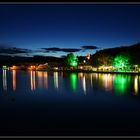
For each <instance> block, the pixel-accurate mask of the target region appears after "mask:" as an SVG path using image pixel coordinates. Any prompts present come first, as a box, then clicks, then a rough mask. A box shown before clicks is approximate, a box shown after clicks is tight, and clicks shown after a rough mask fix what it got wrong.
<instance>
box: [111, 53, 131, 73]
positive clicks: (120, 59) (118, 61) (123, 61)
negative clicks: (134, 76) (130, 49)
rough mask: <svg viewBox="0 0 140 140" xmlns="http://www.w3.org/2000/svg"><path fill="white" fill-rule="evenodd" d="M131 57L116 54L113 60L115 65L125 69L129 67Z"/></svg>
mask: <svg viewBox="0 0 140 140" xmlns="http://www.w3.org/2000/svg"><path fill="white" fill-rule="evenodd" d="M128 64H129V59H128V58H127V57H125V56H121V55H119V56H116V57H115V59H114V62H113V65H114V67H116V68H119V69H121V70H120V71H123V70H124V69H125V70H126V69H128Z"/></svg>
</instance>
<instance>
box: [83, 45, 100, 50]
mask: <svg viewBox="0 0 140 140" xmlns="http://www.w3.org/2000/svg"><path fill="white" fill-rule="evenodd" d="M81 48H82V49H84V50H95V49H98V47H96V46H82V47H81Z"/></svg>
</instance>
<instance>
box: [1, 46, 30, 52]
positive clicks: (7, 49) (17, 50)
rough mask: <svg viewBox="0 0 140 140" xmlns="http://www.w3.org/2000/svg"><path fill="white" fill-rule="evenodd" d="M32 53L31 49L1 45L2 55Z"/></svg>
mask: <svg viewBox="0 0 140 140" xmlns="http://www.w3.org/2000/svg"><path fill="white" fill-rule="evenodd" d="M30 52H32V51H31V50H29V49H22V48H16V47H10V46H8V45H0V54H19V53H20V54H22V53H30Z"/></svg>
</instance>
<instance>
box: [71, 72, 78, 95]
mask: <svg viewBox="0 0 140 140" xmlns="http://www.w3.org/2000/svg"><path fill="white" fill-rule="evenodd" d="M70 87H71V89H72V90H73V91H74V92H75V91H76V89H77V75H76V74H75V73H72V74H70Z"/></svg>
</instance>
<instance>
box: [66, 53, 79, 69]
mask: <svg viewBox="0 0 140 140" xmlns="http://www.w3.org/2000/svg"><path fill="white" fill-rule="evenodd" d="M66 63H67V65H68V66H71V67H76V66H77V65H78V58H77V57H76V56H75V55H74V54H73V53H70V54H68V55H67V58H66Z"/></svg>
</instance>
